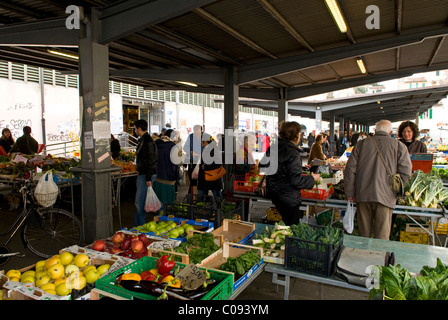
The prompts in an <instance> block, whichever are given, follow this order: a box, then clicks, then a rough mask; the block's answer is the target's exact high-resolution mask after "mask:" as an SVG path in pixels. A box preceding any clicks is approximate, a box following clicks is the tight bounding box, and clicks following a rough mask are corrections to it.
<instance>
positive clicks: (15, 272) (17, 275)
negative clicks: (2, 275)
mask: <svg viewBox="0 0 448 320" xmlns="http://www.w3.org/2000/svg"><path fill="white" fill-rule="evenodd" d="M6 276H7V277H8V278H9V279H10V280H11V278H19V279H20V277H21V276H22V273H21V272H20V271H19V270H16V269H11V270H9V271H8V272H6Z"/></svg>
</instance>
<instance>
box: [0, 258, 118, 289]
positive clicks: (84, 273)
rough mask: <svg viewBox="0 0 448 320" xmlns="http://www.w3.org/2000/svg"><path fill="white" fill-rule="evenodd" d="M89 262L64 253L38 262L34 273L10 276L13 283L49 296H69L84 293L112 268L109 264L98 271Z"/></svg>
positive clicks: (100, 267)
mask: <svg viewBox="0 0 448 320" xmlns="http://www.w3.org/2000/svg"><path fill="white" fill-rule="evenodd" d="M89 262H90V258H89V257H88V256H87V255H86V254H83V253H80V254H76V255H75V254H72V253H71V252H68V251H64V252H63V253H61V254H60V255H54V256H53V257H51V258H48V259H47V260H41V261H38V262H37V263H36V265H35V267H34V269H31V270H27V271H25V272H23V273H21V272H20V271H19V270H16V269H12V270H9V271H8V272H7V273H6V276H7V277H8V278H9V280H10V281H16V282H21V283H32V284H34V286H36V287H39V288H40V289H41V290H43V291H45V292H47V293H50V294H53V295H58V296H66V295H69V294H71V293H72V291H73V290H77V291H78V293H79V292H82V291H83V290H84V289H86V287H87V286H88V285H91V284H93V283H95V281H96V280H98V279H99V278H100V276H101V275H102V274H104V273H105V272H106V271H107V270H109V268H110V265H109V264H102V265H100V266H98V267H96V266H95V265H92V264H89ZM80 295H82V293H80Z"/></svg>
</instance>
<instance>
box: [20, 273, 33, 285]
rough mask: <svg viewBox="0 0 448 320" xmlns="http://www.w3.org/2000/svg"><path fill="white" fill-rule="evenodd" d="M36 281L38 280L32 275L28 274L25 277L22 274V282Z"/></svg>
mask: <svg viewBox="0 0 448 320" xmlns="http://www.w3.org/2000/svg"><path fill="white" fill-rule="evenodd" d="M35 281H36V279H35V278H34V277H33V276H31V275H27V276H24V277H23V276H22V278H20V282H22V283H33V282H35Z"/></svg>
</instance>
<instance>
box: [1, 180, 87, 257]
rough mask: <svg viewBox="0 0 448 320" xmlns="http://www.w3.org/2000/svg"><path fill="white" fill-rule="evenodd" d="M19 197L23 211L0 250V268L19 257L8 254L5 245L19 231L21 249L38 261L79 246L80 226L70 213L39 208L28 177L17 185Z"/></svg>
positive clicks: (17, 254)
mask: <svg viewBox="0 0 448 320" xmlns="http://www.w3.org/2000/svg"><path fill="white" fill-rule="evenodd" d="M20 184H21V185H22V186H21V188H20V193H21V194H22V196H23V211H22V213H21V214H20V215H19V216H17V218H16V219H15V221H14V222H13V224H12V225H11V226H10V227H9V229H8V230H7V231H4V232H0V236H3V235H6V234H8V233H11V234H10V235H9V237H8V239H7V240H6V241H5V243H4V244H3V245H1V246H0V265H3V264H5V263H6V262H8V260H9V258H10V257H11V256H19V257H20V256H23V255H24V254H23V253H21V252H16V253H11V251H10V250H9V249H8V247H7V245H8V243H9V242H10V241H11V239H12V238H13V237H14V235H15V234H16V233H17V231H18V230H19V229H20V228H21V239H22V242H23V244H24V246H25V247H27V248H28V249H29V250H30V251H31V252H32V253H34V254H36V255H37V256H40V257H42V258H50V257H52V256H53V255H55V254H57V252H59V250H60V249H63V248H66V247H69V246H72V245H79V244H80V243H81V241H82V239H83V233H82V225H81V222H80V221H79V219H78V218H76V217H75V216H74V215H73V214H72V213H71V212H69V211H66V210H64V209H60V208H56V207H41V206H40V205H39V204H38V202H37V201H36V199H35V197H34V192H33V191H34V182H33V179H32V178H31V177H30V178H29V179H26V180H24V181H22V182H21V183H20Z"/></svg>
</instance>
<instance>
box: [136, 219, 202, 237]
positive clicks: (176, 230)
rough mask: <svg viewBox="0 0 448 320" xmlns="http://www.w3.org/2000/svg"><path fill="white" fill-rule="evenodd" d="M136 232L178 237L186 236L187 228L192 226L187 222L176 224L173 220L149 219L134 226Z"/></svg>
mask: <svg viewBox="0 0 448 320" xmlns="http://www.w3.org/2000/svg"><path fill="white" fill-rule="evenodd" d="M135 229H136V230H137V231H138V232H148V233H151V232H153V233H154V235H156V236H164V235H166V236H168V237H169V238H174V239H175V238H179V237H183V236H186V235H187V234H188V230H190V229H192V230H194V227H193V226H192V225H190V224H188V223H185V224H177V223H176V222H174V221H173V220H159V221H149V222H147V223H145V224H143V225H141V226H138V227H136V228H135Z"/></svg>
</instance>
